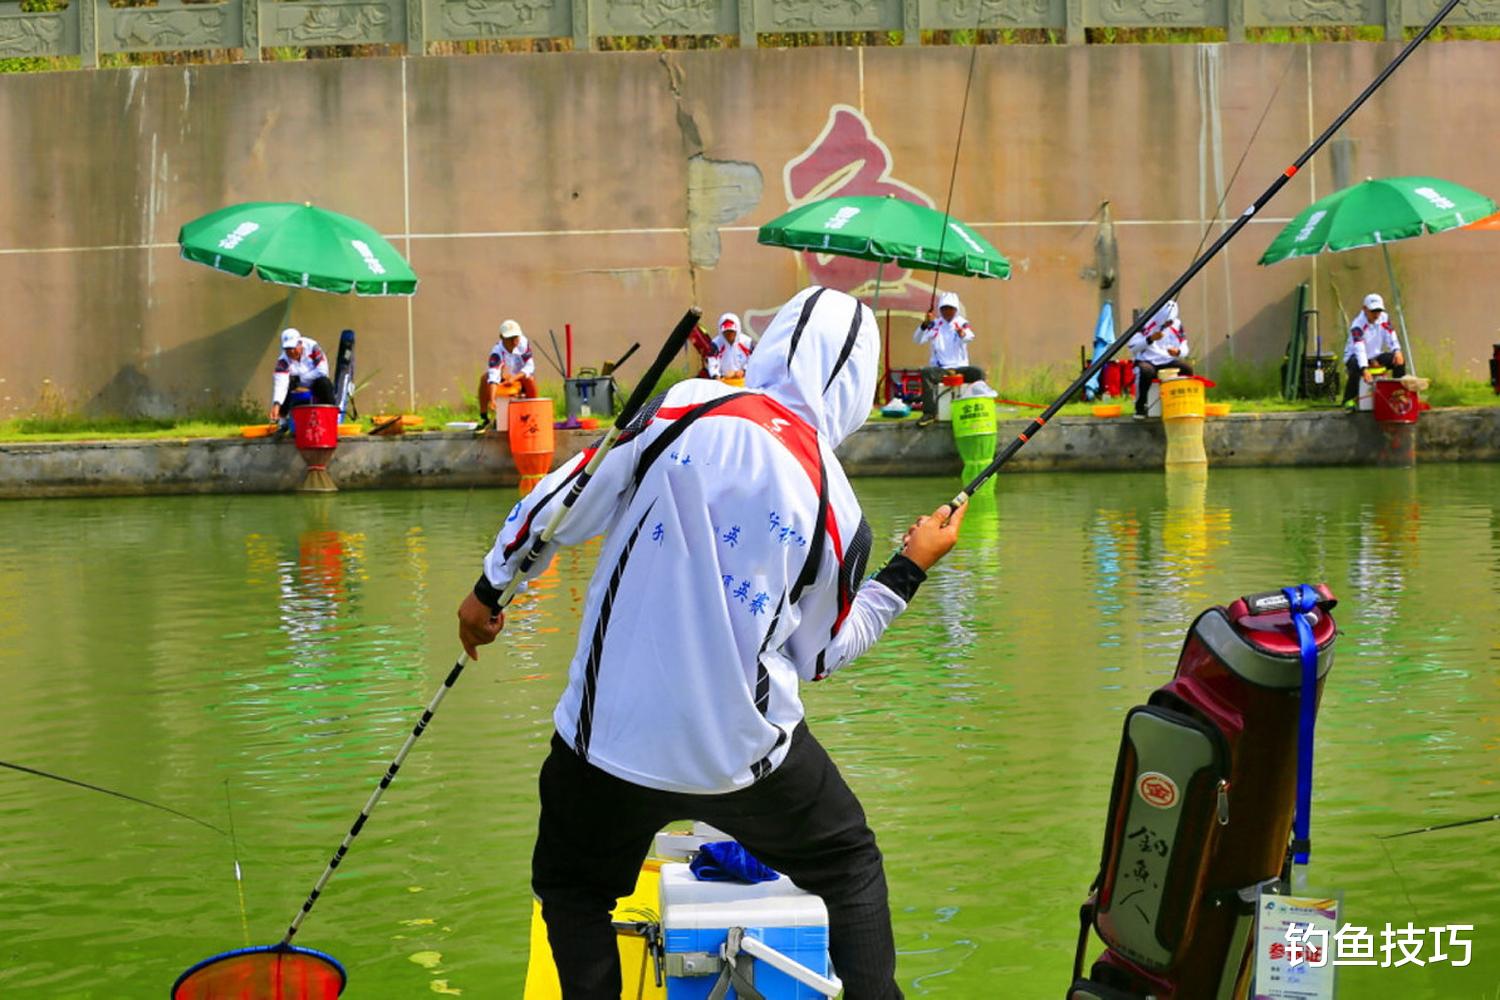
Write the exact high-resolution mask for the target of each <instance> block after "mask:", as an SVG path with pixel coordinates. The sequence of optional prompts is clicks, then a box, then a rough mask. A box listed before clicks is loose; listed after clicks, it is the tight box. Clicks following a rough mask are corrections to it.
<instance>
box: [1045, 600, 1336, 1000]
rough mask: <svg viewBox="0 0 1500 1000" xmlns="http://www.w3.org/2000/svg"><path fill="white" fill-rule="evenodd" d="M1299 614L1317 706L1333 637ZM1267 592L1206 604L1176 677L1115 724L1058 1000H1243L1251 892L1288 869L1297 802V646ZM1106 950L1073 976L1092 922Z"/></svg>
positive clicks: (1322, 621)
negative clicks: (1090, 881) (1066, 980)
mask: <svg viewBox="0 0 1500 1000" xmlns="http://www.w3.org/2000/svg"><path fill="white" fill-rule="evenodd" d="M1314 590H1315V591H1316V593H1317V596H1318V601H1317V605H1316V607H1315V609H1314V610H1312V611H1310V612H1308V615H1309V624H1310V625H1311V626H1312V636H1313V641H1314V643H1315V644H1316V646H1317V689H1316V690H1317V699H1318V700H1321V697H1322V692H1323V682H1324V680H1325V678H1326V677H1327V675H1328V670H1329V669H1330V668H1331V667H1332V665H1333V643H1334V640H1335V639H1336V638H1337V635H1338V629H1337V627H1336V626H1335V624H1334V621H1333V618H1332V616H1331V615H1330V614H1329V612H1330V611H1331V610H1332V608H1333V606H1334V605H1335V603H1337V602H1336V601H1335V599H1334V597H1333V594H1332V593H1331V592H1330V591H1329V590H1328V588H1327V587H1326V586H1323V585H1321V584H1320V585H1318V586H1317V587H1315V588H1314ZM1289 606H1290V604H1289V602H1288V600H1287V598H1286V596H1285V595H1284V594H1282V593H1281V592H1279V591H1276V592H1271V593H1266V594H1258V595H1253V596H1250V597H1242V598H1240V599H1239V600H1237V601H1235V602H1234V603H1233V604H1230V605H1229V606H1228V607H1215V608H1210V609H1208V610H1207V611H1205V612H1203V613H1202V614H1201V615H1199V616H1198V618H1197V620H1196V621H1194V622H1193V624H1192V627H1191V628H1190V629H1189V630H1188V635H1187V639H1186V641H1185V642H1184V643H1183V647H1182V652H1181V654H1180V655H1179V656H1178V659H1177V672H1176V674H1175V675H1174V676H1173V679H1172V681H1171V682H1170V683H1168V684H1166V685H1164V686H1163V687H1161V688H1158V689H1157V690H1156V691H1155V692H1153V693H1152V695H1151V697H1150V699H1149V700H1148V702H1147V704H1145V705H1142V706H1138V707H1136V708H1133V709H1131V710H1130V712H1129V713H1128V714H1127V715H1126V717H1125V727H1124V734H1123V736H1122V738H1121V742H1120V755H1119V760H1118V762H1117V763H1116V765H1115V781H1114V789H1113V791H1112V792H1111V794H1110V803H1109V815H1108V820H1107V823H1106V826H1105V831H1104V849H1103V855H1102V858H1101V860H1100V871H1099V878H1098V880H1097V881H1096V883H1095V886H1094V890H1093V893H1092V895H1090V897H1089V899H1088V901H1087V902H1086V903H1085V904H1084V906H1083V909H1082V912H1081V914H1080V917H1081V919H1080V933H1079V940H1078V953H1077V957H1076V959H1075V963H1074V982H1073V985H1072V986H1071V987H1070V989H1069V991H1068V998H1069V1000H1135V998H1142V997H1147V996H1149V997H1153V998H1155V1000H1240V998H1243V997H1245V996H1247V994H1248V990H1249V987H1250V978H1251V971H1252V969H1251V929H1252V926H1253V920H1254V915H1255V913H1254V911H1255V899H1256V892H1257V890H1258V889H1259V887H1260V886H1261V885H1263V884H1265V883H1268V882H1272V881H1274V880H1276V879H1278V878H1279V877H1280V876H1281V875H1282V873H1283V871H1284V869H1285V867H1286V864H1287V858H1288V844H1289V842H1290V837H1291V832H1292V820H1293V814H1294V812H1295V810H1296V801H1297V754H1298V745H1297V744H1298V722H1299V716H1300V713H1301V707H1302V706H1301V702H1302V663H1301V645H1300V643H1299V640H1298V637H1297V628H1296V623H1295V622H1294V621H1293V620H1292V615H1291V613H1290V611H1289V610H1288V608H1289ZM1090 926H1092V928H1093V930H1094V931H1095V932H1096V933H1097V934H1098V935H1099V937H1100V939H1101V940H1103V942H1104V944H1105V951H1104V953H1103V955H1101V956H1100V957H1099V958H1098V960H1097V961H1095V963H1094V965H1093V967H1092V969H1091V970H1090V973H1089V976H1088V977H1087V978H1084V977H1083V966H1084V961H1085V957H1086V955H1085V953H1086V952H1087V950H1088V948H1089V944H1090V941H1089V938H1090V934H1089V929H1090Z"/></svg>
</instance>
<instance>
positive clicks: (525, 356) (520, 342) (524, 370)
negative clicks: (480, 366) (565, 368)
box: [485, 334, 536, 385]
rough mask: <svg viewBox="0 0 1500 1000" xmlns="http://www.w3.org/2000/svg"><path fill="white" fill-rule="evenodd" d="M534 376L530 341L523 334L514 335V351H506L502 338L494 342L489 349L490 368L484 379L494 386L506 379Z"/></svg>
mask: <svg viewBox="0 0 1500 1000" xmlns="http://www.w3.org/2000/svg"><path fill="white" fill-rule="evenodd" d="M535 374H536V360H535V359H534V358H533V357H532V354H531V341H529V340H527V339H526V335H525V334H517V335H516V349H515V350H514V351H510V350H506V347H505V340H504V338H502V339H500V340H497V341H495V346H494V347H491V348H490V366H489V370H488V371H487V372H486V373H485V378H486V379H487V380H488V381H489V382H490V384H491V385H496V384H498V383H500V382H503V381H505V380H506V379H508V378H519V377H520V376H522V375H535Z"/></svg>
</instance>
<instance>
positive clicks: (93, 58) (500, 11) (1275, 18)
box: [0, 0, 1500, 67]
mask: <svg viewBox="0 0 1500 1000" xmlns="http://www.w3.org/2000/svg"><path fill="white" fill-rule="evenodd" d="M1440 3H1441V0H219V2H210V3H185V2H183V0H159V2H158V3H156V5H154V6H150V7H139V6H132V7H115V6H111V5H110V4H109V2H108V0H71V2H70V3H69V5H68V6H67V7H65V8H61V9H58V10H46V11H23V10H22V9H21V4H20V3H18V2H13V0H0V58H7V57H16V56H42V57H49V56H53V57H55V56H77V57H78V58H79V60H80V63H81V64H82V65H83V66H84V67H95V66H98V65H99V57H100V55H102V54H108V53H121V52H124V53H136V52H182V51H195V50H205V49H209V50H214V49H228V50H240V51H241V52H242V53H243V55H242V57H241V58H243V59H244V60H245V61H249V62H257V61H259V60H260V59H261V57H262V52H263V50H264V49H266V48H268V47H285V48H292V49H298V48H302V49H306V48H310V47H314V46H326V45H397V46H404V47H405V48H406V51H408V52H412V53H425V52H426V51H427V50H428V46H429V45H431V44H435V43H443V42H474V41H495V40H502V41H503V40H521V39H539V38H551V39H571V41H572V44H573V48H574V49H576V50H588V49H592V48H594V47H595V46H596V40H598V39H601V38H612V37H621V36H640V35H675V36H682V35H727V36H738V38H739V44H740V46H741V47H742V48H746V47H749V48H753V47H755V46H756V45H758V44H759V41H760V37H761V36H762V35H773V34H784V33H789V32H846V31H856V32H863V31H875V32H895V33H900V34H901V35H902V39H903V42H904V43H905V44H908V45H915V44H920V42H921V32H922V31H924V30H936V31H955V30H959V31H965V30H973V29H974V28H975V27H976V25H977V26H978V27H980V28H981V29H986V30H1006V29H1050V30H1053V31H1056V32H1058V33H1059V34H1060V35H1061V36H1062V37H1063V38H1064V40H1065V41H1066V42H1067V43H1069V44H1081V43H1083V42H1084V41H1086V38H1087V35H1086V31H1087V29H1089V28H1169V29H1174V30H1180V29H1203V28H1218V29H1223V30H1224V32H1225V37H1226V38H1227V39H1228V40H1229V41H1231V42H1233V41H1243V40H1244V39H1245V37H1246V29H1247V28H1262V27H1264V28H1276V27H1291V28H1296V27H1316V28H1337V27H1370V26H1373V27H1377V28H1380V29H1382V30H1383V32H1384V35H1385V37H1386V38H1400V37H1401V36H1402V33H1403V31H1404V29H1405V28H1407V27H1415V26H1418V25H1421V24H1423V23H1425V22H1426V20H1427V19H1428V18H1429V17H1431V16H1432V14H1433V13H1434V12H1436V10H1437V7H1438V6H1439V4H1440ZM1450 22H1451V23H1452V24H1453V25H1455V26H1474V25H1500V0H1468V2H1467V3H1465V4H1464V5H1463V6H1461V7H1459V8H1458V10H1457V11H1455V12H1454V13H1453V15H1452V16H1451V17H1450Z"/></svg>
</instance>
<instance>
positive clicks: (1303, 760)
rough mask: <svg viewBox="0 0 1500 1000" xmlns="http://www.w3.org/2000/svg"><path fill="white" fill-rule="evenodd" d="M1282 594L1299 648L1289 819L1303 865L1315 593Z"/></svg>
mask: <svg viewBox="0 0 1500 1000" xmlns="http://www.w3.org/2000/svg"><path fill="white" fill-rule="evenodd" d="M1281 592H1282V593H1283V594H1285V595H1286V599H1287V601H1288V603H1290V604H1291V614H1292V622H1293V623H1294V624H1295V625H1296V626H1297V644H1298V645H1299V646H1300V647H1301V659H1302V699H1301V706H1300V708H1301V717H1300V719H1299V722H1298V726H1297V812H1296V814H1295V816H1294V818H1293V819H1292V860H1293V861H1294V862H1295V863H1296V864H1299V865H1305V864H1307V859H1308V857H1309V855H1311V853H1312V838H1311V831H1312V776H1313V729H1314V727H1315V724H1316V722H1317V713H1318V644H1317V642H1316V641H1315V640H1314V639H1313V631H1312V626H1311V625H1309V624H1308V622H1307V613H1308V612H1310V611H1312V610H1313V609H1315V608H1316V607H1317V606H1318V592H1317V591H1316V590H1314V589H1313V588H1312V587H1310V586H1308V585H1307V584H1305V583H1304V584H1301V585H1299V586H1296V587H1283V588H1282V590H1281Z"/></svg>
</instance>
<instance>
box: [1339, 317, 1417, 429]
mask: <svg viewBox="0 0 1500 1000" xmlns="http://www.w3.org/2000/svg"><path fill="white" fill-rule="evenodd" d="M1373 365H1380V366H1381V367H1383V368H1386V369H1388V370H1389V371H1390V373H1391V375H1392V376H1393V377H1395V378H1401V377H1402V376H1403V375H1405V374H1406V358H1405V357H1403V356H1402V354H1401V341H1399V340H1397V339H1396V331H1395V330H1394V329H1393V328H1392V327H1391V318H1390V317H1389V316H1387V315H1386V312H1385V299H1383V298H1381V297H1380V293H1379V292H1371V293H1370V294H1369V295H1366V296H1365V302H1364V308H1363V309H1362V310H1360V313H1359V315H1358V316H1356V317H1354V322H1353V323H1350V324H1349V342H1348V343H1347V344H1345V345H1344V367H1345V368H1346V369H1348V372H1349V377H1348V378H1347V379H1345V380H1344V405H1345V406H1346V407H1348V408H1349V409H1350V410H1353V409H1354V408H1355V397H1356V396H1357V395H1358V394H1359V383H1360V380H1361V379H1363V380H1364V381H1366V382H1369V381H1372V380H1373V378H1374V377H1373V376H1372V375H1371V374H1370V368H1371V366H1373Z"/></svg>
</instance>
